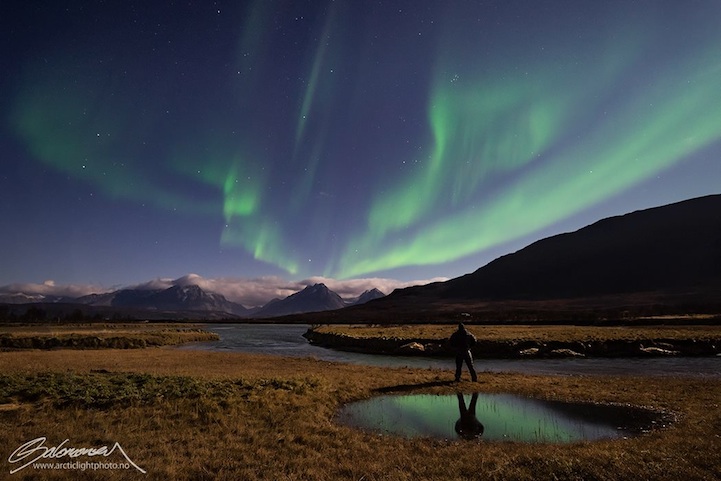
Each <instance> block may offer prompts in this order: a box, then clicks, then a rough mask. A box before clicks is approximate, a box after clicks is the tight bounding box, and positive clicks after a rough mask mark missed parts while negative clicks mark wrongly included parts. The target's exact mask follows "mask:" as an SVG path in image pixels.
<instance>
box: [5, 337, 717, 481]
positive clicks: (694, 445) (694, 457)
mask: <svg viewBox="0 0 721 481" xmlns="http://www.w3.org/2000/svg"><path fill="white" fill-rule="evenodd" d="M0 373H2V374H0V428H1V429H2V432H3V436H2V437H0V454H2V459H3V461H2V466H0V473H2V475H0V478H2V479H39V480H40V479H42V480H44V479H110V480H115V479H151V480H154V479H158V480H161V479H162V480H166V479H175V480H203V479H207V480H211V479H220V480H254V479H263V480H303V479H306V480H423V479H429V480H430V479H432V480H461V479H462V480H466V479H498V480H500V479H518V480H531V479H533V480H618V479H653V480H677V479H684V480H702V479H703V480H708V479H721V437H719V434H720V433H721V409H719V404H718V403H719V399H721V380H718V379H713V380H712V379H677V378H631V377H618V378H615V377H585V376H584V377H576V376H559V377H545V376H528V375H521V374H491V373H484V374H481V375H480V382H479V383H460V384H450V383H448V381H449V380H450V379H451V377H452V373H450V372H449V371H440V370H417V369H386V368H375V367H365V366H354V365H345V364H334V363H328V362H324V361H318V360H313V359H283V358H274V357H267V356H258V355H247V354H240V353H219V352H201V351H179V350H174V349H170V348H160V349H134V350H82V351H81V350H51V351H14V352H2V353H0ZM394 391H398V392H403V393H406V394H407V393H408V392H409V391H418V392H434V393H455V392H457V391H462V392H466V393H470V392H474V391H482V392H508V393H516V394H521V395H527V396H535V397H540V398H545V399H555V400H564V401H595V402H613V403H624V404H633V405H640V406H646V407H650V408H653V409H656V410H663V411H667V412H673V413H675V415H676V417H677V421H676V422H674V423H673V424H672V425H671V426H669V427H667V428H664V429H660V430H657V431H653V432H651V433H649V434H646V435H643V436H641V437H637V438H629V439H620V440H614V441H602V442H594V443H587V442H586V443H574V444H544V445H536V444H523V443H500V444H498V443H484V442H481V443H470V444H469V443H467V442H444V441H437V440H430V439H404V438H399V437H395V436H380V435H377V434H372V433H368V432H363V431H358V430H354V429H351V428H348V427H345V426H342V425H339V424H337V423H335V422H334V415H335V413H336V411H337V409H338V408H339V407H340V406H341V405H343V404H344V403H347V402H350V401H353V400H356V399H362V398H367V397H370V396H373V395H375V394H378V393H381V392H383V393H387V392H394ZM41 436H46V437H47V438H48V439H47V445H48V446H56V445H59V444H60V443H61V442H62V441H63V440H65V439H66V438H67V439H69V440H70V441H69V443H68V445H69V446H74V447H97V446H100V445H104V444H107V445H109V446H110V445H112V444H113V443H115V442H118V443H120V444H121V445H122V448H123V449H124V450H125V452H126V453H127V454H128V456H129V457H130V458H131V459H132V460H133V461H134V462H135V463H136V464H137V465H138V466H140V467H141V468H142V469H144V470H146V471H147V474H145V475H143V474H141V473H140V472H138V471H136V470H134V469H132V470H130V471H117V470H99V471H89V470H86V471H84V472H80V471H68V470H65V471H60V470H57V471H43V472H40V471H37V470H33V469H32V467H28V468H25V469H24V470H22V471H20V472H18V473H16V474H13V475H10V474H9V471H10V470H11V469H13V468H14V467H15V465H11V464H10V463H9V462H8V457H9V456H10V454H11V453H12V452H13V451H14V450H15V449H17V447H18V446H20V445H21V444H23V443H25V442H27V441H29V440H32V439H35V438H38V437H41ZM86 459H87V458H86ZM65 460H66V461H67V458H65ZM93 460H94V461H96V460H97V458H94V459H93ZM107 460H112V461H115V462H119V461H121V460H120V459H118V458H115V455H113V457H112V458H108V459H107ZM107 460H104V461H107Z"/></svg>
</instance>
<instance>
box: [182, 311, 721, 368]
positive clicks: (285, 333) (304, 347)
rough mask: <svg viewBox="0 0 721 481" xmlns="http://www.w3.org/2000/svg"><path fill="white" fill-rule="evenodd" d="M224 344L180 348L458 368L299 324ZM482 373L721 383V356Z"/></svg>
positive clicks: (258, 327)
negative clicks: (315, 332) (367, 347)
mask: <svg viewBox="0 0 721 481" xmlns="http://www.w3.org/2000/svg"><path fill="white" fill-rule="evenodd" d="M204 327H205V328H206V329H207V330H209V331H212V332H215V333H217V334H218V335H219V336H220V340H219V341H213V342H202V343H192V344H187V345H184V346H182V347H179V348H178V349H201V350H210V351H230V352H248V353H256V354H273V355H278V356H289V357H312V358H316V359H321V360H325V361H334V362H346V363H353V364H363V365H371V366H386V367H414V368H423V369H426V368H434V369H448V370H451V369H454V363H453V360H452V359H438V358H426V357H403V356H384V355H377V354H361V353H354V352H344V351H337V350H334V349H328V348H324V347H318V346H314V345H312V344H310V343H309V342H308V341H307V340H306V339H305V338H304V337H303V333H304V332H305V331H306V330H308V328H309V327H310V326H307V325H298V324H207V325H205V326H204ZM476 369H477V370H478V371H489V372H520V373H525V374H586V375H601V374H611V375H645V376H693V377H708V378H721V357H663V358H661V357H657V358H622V359H619V358H610V359H609V358H592V359H479V360H476Z"/></svg>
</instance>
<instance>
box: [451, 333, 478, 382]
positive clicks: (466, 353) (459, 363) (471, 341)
mask: <svg viewBox="0 0 721 481" xmlns="http://www.w3.org/2000/svg"><path fill="white" fill-rule="evenodd" d="M448 344H450V346H451V347H452V348H453V350H454V351H455V352H456V382H458V381H460V380H461V370H462V369H463V362H464V361H465V363H466V365H467V366H468V370H469V371H470V373H471V379H472V380H473V381H474V382H475V381H477V380H478V376H477V375H476V370H475V369H474V368H473V356H472V355H471V347H473V346H474V345H475V344H476V336H474V335H473V334H471V333H470V332H468V331H467V330H466V326H464V325H463V323H462V322H461V323H460V324H458V330H457V331H456V332H454V333H453V334H451V337H450V339H448Z"/></svg>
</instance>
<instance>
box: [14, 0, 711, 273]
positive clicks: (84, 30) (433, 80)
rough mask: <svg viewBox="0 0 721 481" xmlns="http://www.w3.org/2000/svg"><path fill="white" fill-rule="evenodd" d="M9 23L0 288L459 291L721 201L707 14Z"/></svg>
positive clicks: (679, 8)
mask: <svg viewBox="0 0 721 481" xmlns="http://www.w3.org/2000/svg"><path fill="white" fill-rule="evenodd" d="M0 14H1V15H0V16H1V17H2V19H1V20H0V22H1V23H2V26H3V35H2V40H1V41H2V44H1V45H2V55H3V65H5V66H6V68H7V69H8V70H7V71H6V72H9V74H6V75H4V76H3V79H2V80H0V88H1V89H2V100H0V105H1V106H2V110H1V111H2V115H3V118H2V123H0V125H1V127H0V128H1V130H0V147H1V150H0V152H2V156H3V160H2V166H3V169H2V174H0V182H1V184H0V185H1V186H2V192H3V194H2V195H3V201H2V205H3V207H2V211H1V213H2V217H3V220H4V225H5V226H6V229H4V230H5V232H6V234H5V235H3V236H2V240H0V252H2V265H3V266H4V268H3V271H2V272H1V273H0V284H3V283H7V282H14V281H27V282H30V281H34V282H37V281H42V280H44V279H46V278H52V279H54V280H55V281H56V282H88V283H100V284H105V285H109V284H112V283H128V282H134V281H141V280H144V279H147V278H152V277H157V276H180V275H183V274H186V273H188V272H199V273H202V274H203V275H205V276H207V277H224V276H226V277H227V276H236V277H252V276H264V275H278V276H285V277H286V278H289V279H297V278H301V277H303V276H326V277H329V278H331V277H332V278H337V279H349V278H359V277H372V276H384V277H393V278H397V279H414V278H430V277H435V276H445V277H455V276H458V275H461V274H464V273H467V272H471V271H473V270H475V269H476V268H478V267H480V266H482V265H483V264H485V263H487V262H488V261H490V260H492V259H493V258H495V257H497V256H498V255H502V254H506V253H508V252H512V251H514V250H517V249H519V248H521V247H523V246H524V245H526V244H528V243H530V242H532V241H534V240H537V239H539V238H541V237H546V236H548V235H552V234H556V233H560V232H564V231H568V230H572V229H576V228H579V227H582V226H584V225H586V224H589V223H591V222H595V221H596V220H599V219H601V218H603V217H608V216H611V215H620V214H624V213H627V212H630V211H632V210H636V209H640V208H646V207H650V206H654V205H661V204H665V203H670V202H674V201H678V200H682V199H686V198H690V197H695V196H700V195H705V194H710V193H718V192H719V182H718V179H720V178H721V168H720V167H719V165H720V163H721V162H719V160H720V159H721V155H720V154H721V82H720V81H719V79H721V30H719V29H718V25H719V22H720V21H721V3H719V2H718V1H716V0H692V1H689V2H673V1H666V0H658V1H650V0H649V1H643V0H641V1H637V2H628V1H619V0H611V1H607V2H596V1H586V0H580V1H561V0H553V1H544V2H529V1H512V0H511V1H487V2H481V1H458V2H443V1H426V0H412V1H411V0H409V1H404V0H399V1H370V0H369V1H367V2H366V1H340V0H337V1H331V0H317V1H315V0H313V1H311V0H308V1H275V0H257V1H241V2H222V1H215V2H211V1H197V2H193V1H182V2H153V1H151V2H132V1H127V2H115V1H108V2H95V1H92V2H91V1H87V2H86V1H78V2H23V1H10V2H3V5H2V7H0Z"/></svg>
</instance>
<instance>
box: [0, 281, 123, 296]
mask: <svg viewBox="0 0 721 481" xmlns="http://www.w3.org/2000/svg"><path fill="white" fill-rule="evenodd" d="M112 290H115V289H113V288H106V287H101V286H96V285H92V284H59V285H58V284H56V283H55V281H53V280H47V281H44V282H43V283H42V284H33V283H15V284H7V285H4V286H0V293H2V294H17V293H22V294H25V295H28V296H65V297H81V296H86V295H88V294H101V293H104V292H110V291H112Z"/></svg>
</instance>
